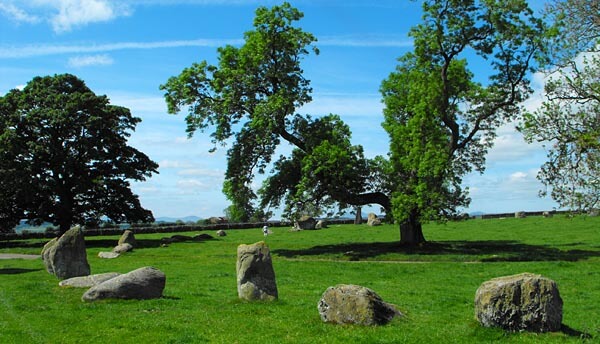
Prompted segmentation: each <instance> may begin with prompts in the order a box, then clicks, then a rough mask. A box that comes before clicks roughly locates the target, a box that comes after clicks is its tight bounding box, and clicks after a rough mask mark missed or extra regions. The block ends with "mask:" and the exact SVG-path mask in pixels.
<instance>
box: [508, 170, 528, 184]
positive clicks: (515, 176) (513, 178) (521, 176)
mask: <svg viewBox="0 0 600 344" xmlns="http://www.w3.org/2000/svg"><path fill="white" fill-rule="evenodd" d="M525 178H527V173H525V172H521V171H518V172H515V173H512V174H511V175H510V176H509V177H508V181H509V182H511V183H518V182H522V181H523V180H525Z"/></svg>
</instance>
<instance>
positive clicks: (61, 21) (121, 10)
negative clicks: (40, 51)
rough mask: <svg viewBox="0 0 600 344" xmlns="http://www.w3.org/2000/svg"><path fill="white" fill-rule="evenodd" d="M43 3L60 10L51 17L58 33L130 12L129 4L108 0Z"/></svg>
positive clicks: (63, 0)
mask: <svg viewBox="0 0 600 344" xmlns="http://www.w3.org/2000/svg"><path fill="white" fill-rule="evenodd" d="M42 3H46V4H47V5H49V6H51V7H52V8H53V9H54V10H57V11H58V13H57V14H54V15H52V16H51V17H50V19H49V21H50V24H51V25H52V28H53V29H54V31H55V32H58V33H61V32H66V31H71V30H72V29H73V28H74V27H79V26H85V25H87V24H90V23H98V22H106V21H110V20H113V19H115V18H117V17H120V16H127V15H129V14H130V10H129V8H128V7H127V6H124V5H122V4H121V5H119V4H117V3H114V2H110V1H107V0H58V1H56V0H44V1H42Z"/></svg>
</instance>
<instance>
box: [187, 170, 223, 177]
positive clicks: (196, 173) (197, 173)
mask: <svg viewBox="0 0 600 344" xmlns="http://www.w3.org/2000/svg"><path fill="white" fill-rule="evenodd" d="M177 174H178V175H180V176H204V177H217V178H223V175H224V174H225V172H224V171H222V170H215V169H204V168H195V169H194V168H191V169H184V170H181V171H179V172H178V173H177Z"/></svg>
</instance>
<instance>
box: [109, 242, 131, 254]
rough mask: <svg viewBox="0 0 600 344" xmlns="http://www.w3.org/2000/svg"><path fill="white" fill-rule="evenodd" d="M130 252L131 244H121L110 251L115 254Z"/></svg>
mask: <svg viewBox="0 0 600 344" xmlns="http://www.w3.org/2000/svg"><path fill="white" fill-rule="evenodd" d="M132 250H133V246H131V244H128V243H123V244H119V245H117V246H115V247H114V248H113V250H112V251H113V252H114V253H117V254H123V253H126V252H129V251H132Z"/></svg>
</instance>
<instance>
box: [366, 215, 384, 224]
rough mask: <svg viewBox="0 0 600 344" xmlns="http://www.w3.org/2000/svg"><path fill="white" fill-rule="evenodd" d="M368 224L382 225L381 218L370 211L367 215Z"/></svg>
mask: <svg viewBox="0 0 600 344" xmlns="http://www.w3.org/2000/svg"><path fill="white" fill-rule="evenodd" d="M367 225H369V226H380V225H381V220H380V219H379V218H378V217H377V215H375V213H369V215H367Z"/></svg>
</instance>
